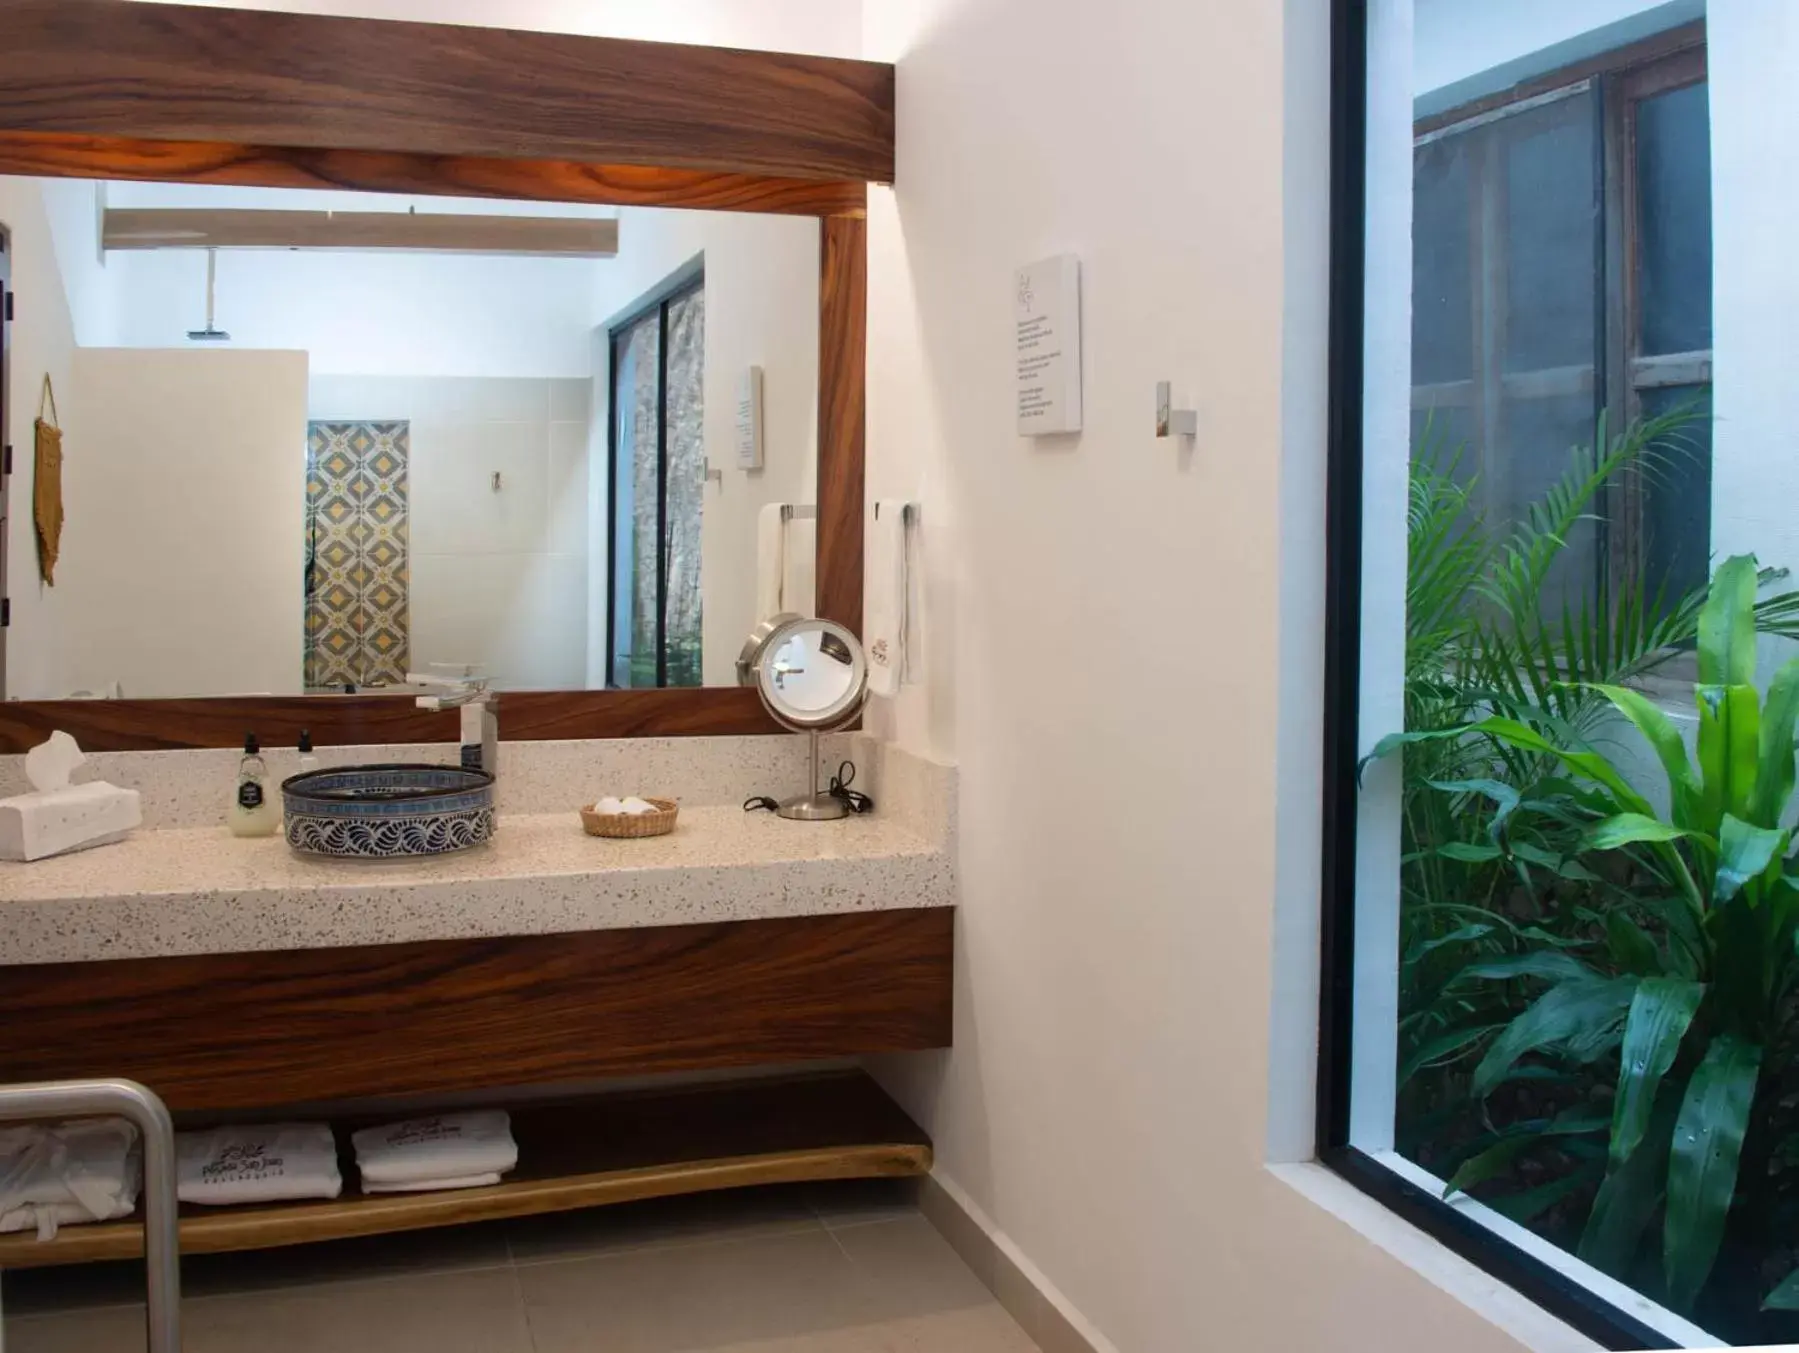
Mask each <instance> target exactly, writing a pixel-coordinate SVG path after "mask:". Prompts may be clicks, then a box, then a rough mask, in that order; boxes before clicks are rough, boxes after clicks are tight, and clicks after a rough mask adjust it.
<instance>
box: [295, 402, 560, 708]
mask: <svg viewBox="0 0 1799 1353" xmlns="http://www.w3.org/2000/svg"><path fill="white" fill-rule="evenodd" d="M310 416H311V417H312V418H314V419H323V420H333V421H352V420H357V421H359V420H363V419H370V420H389V419H406V420H407V421H408V422H409V423H410V424H411V426H410V428H409V433H410V438H411V451H412V457H411V461H410V463H409V465H408V467H407V475H408V485H409V488H408V496H409V501H410V516H409V519H408V543H409V548H410V568H411V576H412V589H411V596H410V598H409V607H410V617H409V621H410V635H411V641H412V648H411V664H412V668H413V670H414V671H418V672H427V671H429V670H430V665H431V664H432V663H477V664H479V665H480V666H481V668H482V670H483V671H485V672H486V673H488V674H489V675H490V676H491V677H492V678H493V680H494V682H495V684H496V685H497V686H499V687H501V688H502V689H505V690H578V689H580V688H581V687H582V686H584V685H586V684H587V683H586V650H587V626H586V610H587V382H586V380H584V379H570V380H522V379H520V380H507V379H496V378H486V379H473V378H468V379H457V378H450V377H429V378H427V377H415V378H410V379H400V378H393V377H382V376H316V377H314V378H313V381H312V392H311V401H310ZM496 471H497V472H498V473H499V474H500V484H501V488H500V491H499V492H498V493H495V492H494V491H493V487H492V484H493V475H494V473H495V472H496ZM293 510H294V511H295V512H296V513H298V511H299V504H298V500H296V502H295V505H294V509H293Z"/></svg>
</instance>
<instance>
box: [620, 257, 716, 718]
mask: <svg viewBox="0 0 1799 1353" xmlns="http://www.w3.org/2000/svg"><path fill="white" fill-rule="evenodd" d="M705 281H706V279H705V274H704V272H703V271H700V270H697V269H683V270H682V272H681V273H680V274H677V276H676V278H675V279H672V281H671V283H670V284H669V285H667V286H665V287H663V288H661V289H659V291H658V292H657V293H656V294H654V296H653V299H651V300H649V301H648V302H646V303H645V304H644V305H643V306H641V307H640V308H638V309H637V310H636V311H634V312H633V313H631V314H629V315H626V316H625V317H623V318H622V319H619V320H617V321H615V322H614V323H613V324H612V325H611V326H610V332H609V336H608V341H609V347H610V359H609V363H608V365H609V379H608V384H609V387H610V389H611V408H612V413H611V419H610V421H609V423H608V432H607V453H608V465H609V467H610V469H609V476H608V478H609V482H610V485H611V496H610V503H611V511H610V520H611V548H610V552H609V556H608V579H609V583H608V587H607V606H606V633H607V646H606V653H607V666H606V684H607V685H608V686H610V687H614V688H619V689H631V688H640V687H658V686H698V685H701V684H702V652H701V648H702V643H701V629H702V619H703V617H702V606H701V584H700V517H701V511H702V503H703V496H702V491H703V489H704V487H705V482H706V446H705V433H704V415H705V383H706V382H705V368H706V361H705V351H706V291H705Z"/></svg>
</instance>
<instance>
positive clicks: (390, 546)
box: [305, 422, 411, 687]
mask: <svg viewBox="0 0 1799 1353" xmlns="http://www.w3.org/2000/svg"><path fill="white" fill-rule="evenodd" d="M410 455H411V431H410V426H409V424H407V423H405V422H383V423H310V424H308V425H307V439H306V520H307V550H308V564H307V570H306V618H305V625H306V636H305V638H306V646H305V653H306V659H305V661H306V674H305V675H306V685H307V686H308V687H319V686H324V687H343V686H357V687H362V686H370V685H376V684H382V683H389V682H399V681H403V680H404V679H405V675H406V669H407V667H408V666H409V658H410V649H411V642H410V632H409V630H410V618H409V610H410V600H411V597H410V593H411V586H410V584H411V572H410V564H409V551H408V546H407V542H408V528H407V521H408V502H407V478H406V475H407V462H408V460H409V459H410Z"/></svg>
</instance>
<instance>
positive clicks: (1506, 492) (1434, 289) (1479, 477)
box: [1412, 91, 1603, 614]
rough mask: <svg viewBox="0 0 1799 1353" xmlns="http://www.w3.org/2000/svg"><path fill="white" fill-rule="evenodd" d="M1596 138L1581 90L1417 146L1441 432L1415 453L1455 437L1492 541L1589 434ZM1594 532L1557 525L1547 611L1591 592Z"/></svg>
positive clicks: (1430, 378)
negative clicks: (1559, 529)
mask: <svg viewBox="0 0 1799 1353" xmlns="http://www.w3.org/2000/svg"><path fill="white" fill-rule="evenodd" d="M1597 136H1598V102H1597V99H1596V98H1595V97H1594V95H1593V94H1592V93H1591V92H1590V91H1581V92H1576V93H1573V94H1569V95H1565V96H1563V97H1560V98H1557V99H1554V100H1553V101H1552V102H1549V103H1547V104H1542V105H1538V106H1533V107H1528V108H1525V109H1523V110H1522V111H1519V112H1515V113H1507V114H1503V115H1500V116H1497V117H1492V118H1487V119H1484V120H1479V121H1476V122H1475V123H1474V124H1473V125H1471V126H1470V127H1468V128H1467V129H1466V130H1452V131H1450V132H1449V133H1448V134H1445V135H1439V136H1436V137H1427V138H1425V139H1424V141H1423V144H1421V145H1420V146H1419V147H1418V148H1417V150H1416V152H1415V155H1414V162H1413V194H1414V197H1413V211H1414V216H1413V227H1412V240H1413V291H1414V308H1413V319H1412V333H1413V345H1414V346H1413V350H1412V383H1413V387H1414V391H1413V403H1414V407H1415V409H1417V408H1422V407H1430V408H1432V409H1433V411H1434V414H1435V417H1433V419H1432V420H1431V426H1432V429H1433V431H1434V432H1436V433H1437V434H1439V435H1440V436H1441V437H1442V438H1444V439H1445V440H1443V442H1442V443H1441V444H1440V445H1439V446H1437V447H1435V448H1423V447H1418V448H1416V453H1417V454H1420V455H1435V456H1439V457H1440V456H1441V455H1442V454H1443V453H1444V452H1445V451H1453V450H1457V449H1459V455H1458V457H1457V461H1456V474H1457V478H1458V479H1459V480H1460V481H1462V482H1464V483H1466V484H1468V485H1470V487H1471V491H1472V494H1473V500H1472V504H1471V508H1472V512H1471V514H1470V516H1469V518H1468V520H1469V521H1470V522H1471V523H1478V524H1480V525H1481V526H1483V527H1484V530H1485V531H1486V533H1487V534H1488V536H1489V538H1490V539H1492V540H1493V541H1495V542H1499V541H1503V540H1505V539H1506V538H1507V537H1508V536H1509V535H1510V533H1511V532H1512V530H1513V528H1514V527H1515V526H1516V524H1517V523H1518V522H1519V521H1521V520H1523V517H1524V514H1525V512H1526V511H1527V510H1528V509H1529V508H1530V506H1531V505H1532V504H1533V503H1535V502H1536V501H1537V500H1538V499H1539V498H1540V497H1541V496H1542V495H1543V494H1544V493H1546V492H1547V491H1548V490H1549V489H1550V487H1551V486H1552V485H1554V484H1555V483H1556V482H1557V481H1558V480H1560V479H1561V478H1562V477H1563V476H1565V475H1566V474H1568V473H1569V471H1570V469H1571V467H1573V466H1574V465H1575V464H1576V460H1577V456H1578V455H1580V454H1582V453H1583V449H1584V448H1587V447H1588V446H1589V445H1590V443H1591V441H1592V439H1593V429H1594V423H1595V419H1596V416H1597V413H1598V407H1597V404H1596V399H1597V394H1596V391H1597V376H1596V372H1597V369H1598V323H1597V319H1596V316H1597V313H1598V309H1599V305H1600V293H1601V289H1602V286H1601V280H1600V264H1599V259H1600V241H1601V239H1602V235H1603V224H1602V220H1601V216H1600V211H1599V205H1600V192H1599V183H1598V173H1597V170H1598V164H1599V151H1598V143H1597V140H1596V138H1597ZM1470 378H1471V379H1470ZM1463 380H1466V381H1468V385H1467V387H1466V388H1463V387H1462V386H1460V385H1459V384H1447V383H1449V382H1459V381H1463ZM1452 410H1453V414H1454V416H1453V418H1450V417H1448V416H1447V415H1449V414H1450V413H1451V411H1452ZM1452 433H1453V440H1450V439H1449V438H1450V434H1452ZM1599 540H1600V532H1599V530H1598V529H1597V527H1596V526H1595V525H1594V523H1593V522H1591V521H1590V520H1576V521H1572V522H1569V523H1568V524H1567V526H1566V528H1565V529H1564V530H1563V531H1562V532H1561V533H1560V542H1561V544H1560V548H1558V550H1557V551H1556V557H1555V559H1554V561H1553V562H1552V564H1551V566H1550V568H1549V570H1548V574H1547V581H1546V584H1545V586H1544V589H1543V601H1544V604H1545V605H1546V606H1547V608H1548V609H1549V611H1550V612H1551V613H1554V614H1559V613H1560V611H1561V608H1562V605H1563V603H1564V602H1567V603H1568V604H1571V605H1573V606H1576V607H1578V606H1579V605H1580V604H1581V603H1582V602H1583V600H1587V599H1590V598H1593V597H1596V589H1597V583H1598V576H1599V575H1598V565H1599V558H1598V547H1599Z"/></svg>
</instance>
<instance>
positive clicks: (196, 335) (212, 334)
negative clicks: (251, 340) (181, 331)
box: [187, 324, 231, 343]
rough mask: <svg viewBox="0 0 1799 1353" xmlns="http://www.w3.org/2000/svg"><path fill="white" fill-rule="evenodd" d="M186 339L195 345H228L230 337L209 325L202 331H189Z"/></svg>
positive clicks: (221, 330) (223, 331)
mask: <svg viewBox="0 0 1799 1353" xmlns="http://www.w3.org/2000/svg"><path fill="white" fill-rule="evenodd" d="M187 336H188V338H189V339H190V340H191V341H193V342H195V343H228V342H230V341H231V335H230V334H229V333H227V332H226V331H225V330H223V329H215V328H213V327H212V326H211V325H210V324H209V325H207V326H206V327H205V328H204V329H189V330H188V331H187Z"/></svg>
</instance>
